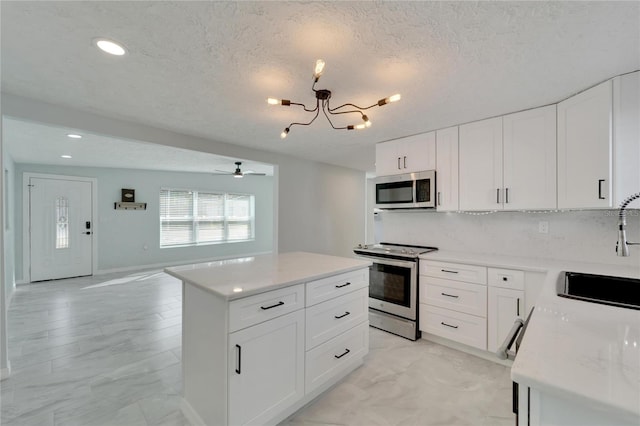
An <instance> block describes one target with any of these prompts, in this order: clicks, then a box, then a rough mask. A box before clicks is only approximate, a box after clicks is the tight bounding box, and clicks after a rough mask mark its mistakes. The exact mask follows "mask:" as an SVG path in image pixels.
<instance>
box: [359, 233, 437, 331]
mask: <svg viewBox="0 0 640 426" xmlns="http://www.w3.org/2000/svg"><path fill="white" fill-rule="evenodd" d="M434 250H438V249H437V248H436V247H424V246H411V245H402V244H393V243H380V244H365V245H362V244H358V247H355V248H354V249H353V251H354V253H356V254H357V255H358V256H359V257H362V258H364V259H367V260H370V261H372V262H373V264H372V265H371V266H370V267H369V323H370V324H371V326H372V327H376V328H379V329H382V330H385V331H388V332H391V333H394V334H397V335H399V336H402V337H406V338H407V339H410V340H416V339H418V338H419V337H420V331H419V329H418V256H419V255H421V254H423V253H428V252H430V251H434Z"/></svg>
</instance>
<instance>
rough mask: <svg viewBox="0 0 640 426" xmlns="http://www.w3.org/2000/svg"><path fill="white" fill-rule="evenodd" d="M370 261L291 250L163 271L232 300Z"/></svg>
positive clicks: (358, 267) (315, 278)
mask: <svg viewBox="0 0 640 426" xmlns="http://www.w3.org/2000/svg"><path fill="white" fill-rule="evenodd" d="M370 264H371V262H369V261H366V260H362V259H355V258H348V257H337V256H329V255H324V254H316V253H305V252H292V253H281V254H264V255H260V256H252V257H243V258H237V259H228V260H220V261H215V262H206V263H197V264H193V265H185V266H176V267H172V268H166V269H165V272H166V273H167V274H169V275H172V276H174V277H176V278H178V279H180V280H182V281H184V282H186V283H189V284H192V285H195V286H198V287H200V288H202V289H204V290H207V291H209V292H211V293H213V294H215V295H217V296H219V297H221V298H223V299H226V300H234V299H240V298H243V297H247V296H251V295H253V294H259V293H263V292H266V291H270V290H275V289H277V288H282V287H288V286H291V285H295V284H300V283H304V282H307V281H313V280H317V279H321V278H325V277H328V276H331V275H335V274H339V273H343V272H349V271H354V270H357V269H361V268H366V267H368V266H369V265H370Z"/></svg>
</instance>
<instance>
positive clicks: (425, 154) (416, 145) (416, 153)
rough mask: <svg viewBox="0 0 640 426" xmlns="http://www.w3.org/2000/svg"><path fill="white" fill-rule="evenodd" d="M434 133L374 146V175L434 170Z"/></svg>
mask: <svg viewBox="0 0 640 426" xmlns="http://www.w3.org/2000/svg"><path fill="white" fill-rule="evenodd" d="M435 168H436V133H435V132H429V133H423V134H420V135H414V136H409V137H406V138H401V139H396V140H393V141H389V142H383V143H379V144H377V145H376V175H378V176H388V175H398V174H402V173H413V172H421V171H424V170H435Z"/></svg>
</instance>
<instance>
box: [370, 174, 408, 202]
mask: <svg viewBox="0 0 640 426" xmlns="http://www.w3.org/2000/svg"><path fill="white" fill-rule="evenodd" d="M399 203H413V181H412V180H408V181H401V182H389V183H378V184H376V204H399Z"/></svg>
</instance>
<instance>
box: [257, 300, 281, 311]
mask: <svg viewBox="0 0 640 426" xmlns="http://www.w3.org/2000/svg"><path fill="white" fill-rule="evenodd" d="M282 305H284V302H283V301H282V300H281V301H279V302H278V303H276V304H275V305H271V306H260V309H262V310H263V311H266V310H267V309H273V308H276V307H278V306H282Z"/></svg>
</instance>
